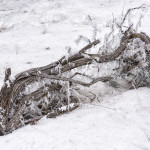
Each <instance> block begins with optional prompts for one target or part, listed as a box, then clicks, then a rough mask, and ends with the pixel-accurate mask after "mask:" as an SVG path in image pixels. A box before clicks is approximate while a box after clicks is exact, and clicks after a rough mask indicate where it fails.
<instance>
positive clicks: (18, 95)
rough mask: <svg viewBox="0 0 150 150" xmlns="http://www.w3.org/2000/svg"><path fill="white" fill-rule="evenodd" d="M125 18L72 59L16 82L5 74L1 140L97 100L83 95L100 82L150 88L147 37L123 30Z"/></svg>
mask: <svg viewBox="0 0 150 150" xmlns="http://www.w3.org/2000/svg"><path fill="white" fill-rule="evenodd" d="M137 9H138V8H137ZM133 10H135V9H133ZM126 17H127V15H125V17H124V18H125V19H124V18H123V20H122V22H121V23H118V22H117V21H113V23H112V26H111V30H110V32H109V33H108V34H106V35H105V37H104V38H103V41H101V42H100V40H98V39H96V40H94V41H93V42H90V41H89V43H88V44H87V45H86V46H85V47H83V48H82V49H81V50H79V51H78V52H77V53H75V54H74V53H72V52H68V54H67V56H63V57H62V58H61V59H59V60H58V61H56V62H53V63H51V64H49V65H47V66H43V67H38V68H31V69H29V70H27V71H24V72H21V73H19V74H17V75H16V76H15V78H14V80H11V79H10V76H11V69H10V68H8V69H6V72H5V79H4V85H3V87H2V89H1V91H0V135H5V134H8V133H11V132H12V131H13V130H15V129H17V128H20V127H22V126H24V125H26V124H34V123H36V122H37V121H38V120H39V119H41V118H42V117H43V116H47V117H49V118H51V117H56V116H57V115H60V114H63V113H66V112H69V111H71V110H74V109H76V108H77V107H79V106H80V104H81V103H85V102H92V101H93V100H95V99H97V98H98V96H99V95H98V94H95V93H93V92H92V91H89V92H88V93H87V92H86V90H87V89H89V87H90V86H92V85H94V84H96V83H98V82H106V84H107V85H109V86H113V87H114V88H118V87H119V88H125V89H132V88H138V87H142V86H150V38H149V37H148V36H147V35H146V34H145V33H142V32H140V33H138V32H137V31H136V30H135V29H134V28H133V25H131V26H129V27H124V22H125V20H126ZM114 20H115V19H114ZM94 28H96V26H94ZM95 31H96V29H95V30H94V32H95ZM82 38H83V37H82ZM95 38H96V34H95ZM89 49H91V50H90V51H88V50H89ZM97 90H98V89H97ZM83 91H84V92H83ZM87 94H88V95H87Z"/></svg>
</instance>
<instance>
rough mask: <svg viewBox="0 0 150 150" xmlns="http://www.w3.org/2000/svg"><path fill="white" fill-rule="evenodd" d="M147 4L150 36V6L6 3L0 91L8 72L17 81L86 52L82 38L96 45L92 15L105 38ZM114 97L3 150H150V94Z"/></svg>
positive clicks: (136, 0) (90, 1) (61, 0)
mask: <svg viewBox="0 0 150 150" xmlns="http://www.w3.org/2000/svg"><path fill="white" fill-rule="evenodd" d="M143 3H145V4H147V5H148V8H147V11H145V12H143V14H144V18H143V22H142V26H141V28H140V29H139V31H140V30H142V31H144V32H147V34H148V35H150V30H149V24H150V7H149V5H150V1H149V0H143V1H141V0H25V1H24V0H0V86H1V85H2V83H3V82H2V81H3V75H4V70H5V68H6V67H11V68H12V72H13V74H14V75H15V74H17V73H19V72H21V71H23V70H26V69H29V68H32V67H37V66H43V65H46V64H49V63H51V62H53V61H55V60H57V59H59V58H60V57H61V56H63V55H64V54H66V53H67V48H66V47H68V46H71V47H72V49H73V50H74V51H76V50H79V48H81V47H82V46H83V45H82V44H80V45H76V43H75V40H76V39H77V38H78V36H79V35H84V36H86V37H88V38H90V39H92V30H93V29H92V26H91V23H90V22H89V20H88V17H87V16H88V15H90V17H91V18H92V19H93V20H94V22H95V24H97V26H98V28H99V30H98V38H101V36H102V35H103V32H104V31H105V30H106V28H107V26H109V23H110V20H111V19H112V16H113V15H114V16H119V15H120V14H121V13H122V11H123V12H125V11H126V10H127V9H128V8H131V7H136V6H139V5H141V4H143ZM112 14H113V15H112ZM137 15H138V12H137V14H136V13H135V14H134V16H133V17H132V18H133V21H135V20H134V18H136V17H137ZM84 44H85V43H84ZM102 89H103V88H102ZM102 89H99V90H102ZM108 93H109V96H104V97H103V98H102V102H101V103H96V104H94V105H88V106H87V105H85V106H84V107H83V108H79V109H77V110H75V111H73V112H71V113H70V114H66V115H62V116H60V117H57V118H56V119H46V118H43V119H42V120H40V121H39V122H38V123H37V125H35V126H31V125H28V126H26V127H24V128H21V129H18V130H16V131H14V132H13V133H12V134H10V135H7V136H4V137H0V149H2V150H5V149H6V150H12V149H16V150H30V149H31V150H41V149H42V150H49V149H54V150H55V149H61V150H62V149H64V150H66V149H77V150H79V149H81V150H88V149H97V150H105V149H106V150H140V149H145V150H149V149H150V127H149V126H150V117H149V114H150V89H148V88H141V89H135V90H132V91H127V92H124V93H120V94H117V95H110V93H111V91H110V92H108ZM105 94H107V92H105ZM97 105H101V106H97ZM102 106H106V107H107V108H106V107H102ZM109 108H112V109H109Z"/></svg>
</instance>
